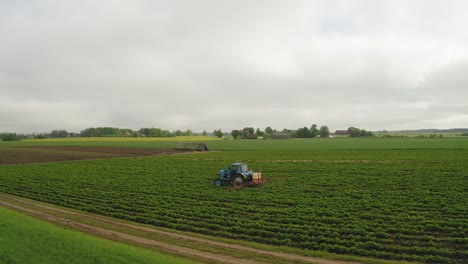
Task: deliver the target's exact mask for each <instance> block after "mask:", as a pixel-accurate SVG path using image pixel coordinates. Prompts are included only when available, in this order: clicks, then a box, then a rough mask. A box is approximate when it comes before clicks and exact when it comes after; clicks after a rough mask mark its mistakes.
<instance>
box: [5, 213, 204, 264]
mask: <svg viewBox="0 0 468 264" xmlns="http://www.w3.org/2000/svg"><path fill="white" fill-rule="evenodd" d="M0 234H1V235H0V245H1V246H0V263H17V264H21V263H25V264H33V263H38V264H39V263H40V264H46V263H51V264H55V263H79V264H85V263H93V264H94V263H168V264H169V263H171V264H172V263H179V264H189V263H197V262H194V261H191V260H186V259H183V258H179V257H173V256H168V255H163V254H160V253H158V252H155V251H150V250H147V249H142V248H137V247H133V246H129V245H126V244H121V243H117V242H113V241H109V240H105V239H101V238H97V237H93V236H90V235H86V234H83V233H80V232H77V231H71V230H66V229H64V228H61V227H57V226H55V225H52V224H49V223H47V222H43V221H40V220H36V219H34V218H32V217H29V216H26V215H23V214H20V213H17V212H14V211H11V210H8V209H5V208H2V207H0Z"/></svg>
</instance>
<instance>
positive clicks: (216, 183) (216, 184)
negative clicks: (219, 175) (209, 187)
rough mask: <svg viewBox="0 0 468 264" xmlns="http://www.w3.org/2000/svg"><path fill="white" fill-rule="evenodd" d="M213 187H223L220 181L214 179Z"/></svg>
mask: <svg viewBox="0 0 468 264" xmlns="http://www.w3.org/2000/svg"><path fill="white" fill-rule="evenodd" d="M214 185H215V186H216V187H221V186H223V181H221V180H220V179H216V180H215V181H214Z"/></svg>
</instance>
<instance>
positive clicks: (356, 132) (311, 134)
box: [0, 124, 373, 141]
mask: <svg viewBox="0 0 468 264" xmlns="http://www.w3.org/2000/svg"><path fill="white" fill-rule="evenodd" d="M347 132H348V134H349V136H350V137H371V136H373V134H372V132H371V131H366V130H364V129H359V128H355V127H350V128H348V130H347ZM277 133H283V134H288V135H290V136H291V137H292V138H317V137H322V138H327V137H330V135H331V133H330V130H329V129H328V126H321V127H320V128H319V127H318V126H317V125H316V124H312V126H311V127H310V128H309V127H302V128H298V129H296V130H290V129H286V128H284V129H283V130H276V129H273V128H271V127H270V126H268V127H266V128H265V129H264V130H261V129H260V128H256V129H255V128H254V127H245V128H243V129H234V130H232V131H231V133H230V135H231V136H232V137H233V138H234V139H257V138H258V137H263V138H265V139H268V138H272V137H273V135H275V134H277ZM193 135H198V134H196V133H193V132H192V131H191V130H190V129H187V130H185V131H182V130H176V131H169V130H165V129H161V128H154V127H153V128H140V129H139V130H132V129H129V128H117V127H89V128H86V129H84V130H82V131H81V132H80V133H73V132H72V133H70V132H68V131H67V130H52V131H51V132H50V133H32V134H16V133H0V139H1V140H3V141H15V140H20V139H22V138H34V139H43V138H67V137H176V136H193ZM202 135H203V136H207V135H208V132H206V130H204V131H203V133H202ZM211 135H214V136H216V137H218V138H222V137H224V136H227V135H229V133H226V132H223V131H222V130H221V129H215V130H214V131H213V132H212V133H211Z"/></svg>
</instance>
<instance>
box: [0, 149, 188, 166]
mask: <svg viewBox="0 0 468 264" xmlns="http://www.w3.org/2000/svg"><path fill="white" fill-rule="evenodd" d="M188 152H193V151H187V150H174V149H154V148H153V149H151V148H118V147H95V146H93V147H81V146H41V147H16V148H0V165H8V164H25V163H40V162H59V161H71V160H84V159H103V158H120V157H137V156H149V155H151V156H154V155H173V154H181V153H188Z"/></svg>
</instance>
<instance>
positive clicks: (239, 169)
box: [228, 163, 249, 174]
mask: <svg viewBox="0 0 468 264" xmlns="http://www.w3.org/2000/svg"><path fill="white" fill-rule="evenodd" d="M228 170H229V171H230V172H231V173H239V174H242V173H246V172H248V171H249V169H248V168H247V164H245V163H233V164H232V165H231V166H229V168H228Z"/></svg>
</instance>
